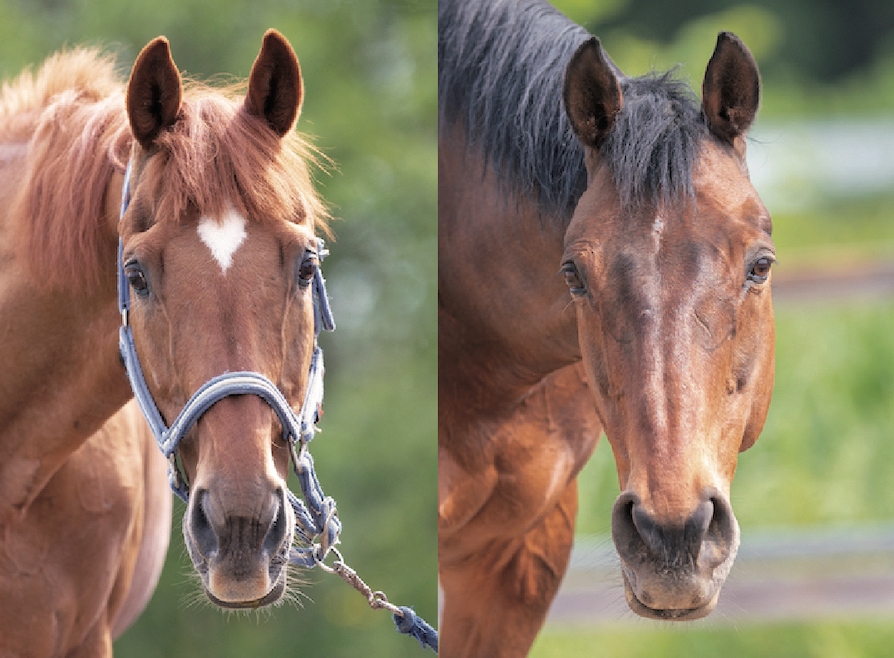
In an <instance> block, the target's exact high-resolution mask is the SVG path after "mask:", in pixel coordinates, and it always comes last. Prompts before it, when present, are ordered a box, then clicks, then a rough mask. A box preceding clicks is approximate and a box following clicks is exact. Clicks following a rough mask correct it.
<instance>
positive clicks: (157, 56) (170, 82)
mask: <svg viewBox="0 0 894 658" xmlns="http://www.w3.org/2000/svg"><path fill="white" fill-rule="evenodd" d="M182 94H183V86H182V83H181V80H180V71H178V70H177V66H176V65H175V64H174V60H173V59H172V58H171V47H170V44H168V40H167V39H165V38H164V37H158V38H156V39H154V40H153V41H151V42H150V43H149V44H148V45H147V46H146V47H145V48H143V50H142V51H141V52H140V54H139V56H138V57H137V61H136V62H134V65H133V71H131V74H130V82H128V83H127V117H128V119H130V128H131V130H132V131H133V135H134V137H135V138H136V140H137V141H138V142H139V143H140V145H141V146H142V147H143V148H146V149H148V148H150V147H151V146H152V145H153V143H154V142H155V139H156V137H158V134H159V133H160V132H161V131H162V130H163V129H164V128H167V127H168V126H170V125H172V124H173V123H174V122H175V121H176V120H177V113H178V112H179V111H180V99H181V97H182Z"/></svg>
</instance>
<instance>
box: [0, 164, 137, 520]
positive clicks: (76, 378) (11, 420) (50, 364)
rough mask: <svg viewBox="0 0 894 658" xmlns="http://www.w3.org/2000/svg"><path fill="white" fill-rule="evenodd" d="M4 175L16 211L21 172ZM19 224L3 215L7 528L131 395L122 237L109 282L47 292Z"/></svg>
mask: <svg viewBox="0 0 894 658" xmlns="http://www.w3.org/2000/svg"><path fill="white" fill-rule="evenodd" d="M0 179H5V184H0V201H3V204H2V207H4V208H8V207H9V203H8V201H9V198H8V196H7V195H8V193H9V192H10V191H11V190H10V189H9V181H10V180H15V179H16V173H15V172H14V171H13V170H11V169H10V168H6V170H5V171H4V168H2V167H0ZM19 182H21V181H19ZM118 187H119V188H120V183H119V184H118ZM107 194H109V195H111V194H112V190H111V189H110V190H108V191H107ZM11 221H12V218H11V217H10V216H9V215H8V214H6V215H4V214H0V337H2V340H0V373H2V375H0V525H2V524H3V522H5V521H8V520H9V519H10V518H11V517H10V515H11V514H14V513H15V512H16V511H22V510H24V509H25V508H26V507H27V505H28V504H29V503H30V502H31V500H32V499H33V497H34V496H35V495H36V494H37V493H38V492H39V491H40V489H41V488H42V487H43V486H44V484H45V483H46V481H47V480H48V479H49V477H50V476H52V474H53V473H54V472H55V471H56V470H57V469H58V468H59V466H60V465H61V464H62V463H63V462H64V461H65V459H66V458H67V457H68V456H69V455H70V454H71V453H72V452H73V451H74V450H76V449H77V448H78V447H79V446H80V445H81V444H82V443H83V441H85V440H86V439H87V438H88V437H89V436H90V435H91V434H93V433H94V432H96V431H97V430H98V429H99V428H100V426H101V425H102V424H103V422H104V421H105V420H107V419H108V418H109V417H110V416H111V415H112V414H113V413H114V412H115V411H116V410H117V409H118V408H120V407H121V406H122V405H123V404H124V403H125V402H126V401H127V400H128V399H129V398H130V397H131V393H130V387H129V385H128V383H127V379H126V377H125V375H124V371H123V368H122V367H121V364H120V360H119V357H118V350H117V329H116V326H117V324H119V323H120V318H119V316H118V313H117V307H116V301H115V300H116V293H115V278H114V265H113V264H114V259H115V254H116V251H115V249H116V245H115V240H114V236H113V235H112V234H111V233H110V234H109V236H108V238H109V239H108V244H107V245H104V246H103V249H104V250H105V251H107V252H108V253H107V254H106V256H107V258H108V260H109V264H110V268H109V276H108V279H109V281H108V282H105V283H103V285H102V286H100V287H99V288H97V289H94V290H90V291H89V292H72V291H67V290H46V289H44V288H43V287H42V286H40V285H39V282H37V281H35V275H34V273H32V272H31V268H29V267H28V264H27V263H25V262H23V261H24V257H23V256H22V255H21V253H20V249H18V248H17V247H18V244H19V241H18V240H16V239H15V238H14V233H15V232H14V231H13V230H12V227H11V226H9V223H11ZM85 257H86V256H85Z"/></svg>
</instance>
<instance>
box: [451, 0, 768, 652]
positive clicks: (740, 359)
mask: <svg viewBox="0 0 894 658" xmlns="http://www.w3.org/2000/svg"><path fill="white" fill-rule="evenodd" d="M438 23H439V37H438V58H439V59H438V61H439V81H438V93H439V167H438V226H439V233H438V244H439V272H438V299H439V304H438V317H439V322H438V349H439V425H438V442H439V443H438V450H439V451H438V464H439V480H438V486H439V517H438V519H439V553H438V558H439V576H440V583H441V587H442V590H443V612H442V619H441V651H442V653H441V655H442V656H445V657H447V658H457V657H460V656H464V657H472V656H488V657H514V656H524V655H526V653H527V652H528V650H529V648H530V646H531V644H532V642H533V640H534V638H535V636H536V634H537V632H538V630H539V628H540V626H541V625H542V623H543V620H544V618H545V616H546V613H547V610H548V608H549V605H550V602H551V601H552V599H553V597H554V596H555V593H556V590H557V589H558V587H559V583H560V581H561V579H562V576H563V574H564V573H565V570H566V568H567V565H568V558H569V553H570V549H571V544H572V540H573V532H574V523H575V515H576V511H577V490H576V477H577V474H578V472H579V471H580V469H581V468H582V467H583V465H584V464H585V462H586V461H587V459H588V458H589V456H590V455H591V453H592V451H593V449H594V447H595V445H596V442H597V440H598V437H599V435H600V432H601V431H602V430H603V429H604V431H605V433H606V436H607V438H608V441H609V443H610V444H611V448H612V451H613V454H614V457H615V462H616V466H617V473H618V479H619V484H620V489H621V493H620V496H619V497H618V499H617V501H616V503H615V505H614V507H613V511H612V518H611V524H612V535H613V538H614V543H615V547H616V549H617V551H618V554H619V556H620V559H621V573H622V578H623V583H624V591H625V594H626V599H627V601H628V604H629V606H630V608H631V609H632V610H633V611H634V612H635V613H637V614H639V615H641V616H644V617H648V618H654V619H667V620H689V619H698V618H700V617H704V616H705V615H707V614H709V613H710V612H711V611H712V610H713V608H714V607H715V605H716V603H717V600H718V596H719V594H720V590H721V586H722V585H723V583H724V580H725V579H726V577H727V574H728V573H729V571H730V568H731V566H732V563H733V560H734V559H735V555H736V552H737V549H738V543H739V529H738V524H737V521H736V518H735V516H734V514H733V510H732V507H731V505H730V499H729V494H730V485H731V482H732V479H733V475H734V472H735V468H736V462H737V459H738V453H739V452H740V451H744V450H745V449H747V448H748V447H750V446H751V445H752V444H753V443H754V442H755V440H756V439H757V437H758V434H759V433H760V431H761V429H762V427H763V423H764V419H765V417H766V413H767V410H768V406H769V402H770V395H771V389H772V384H773V368H774V364H773V361H774V328H773V311H772V303H771V294H770V278H771V276H770V270H771V266H772V263H773V262H774V259H775V257H774V247H773V243H772V240H771V221H770V216H769V214H768V212H767V210H766V208H765V207H764V205H763V204H762V202H761V200H760V198H759V197H758V194H757V193H756V191H755V189H754V188H753V186H752V185H751V183H750V181H749V178H748V172H747V168H746V164H745V146H746V144H745V134H746V131H747V129H748V127H749V126H750V125H751V123H752V122H753V120H754V117H755V115H756V112H757V109H758V103H759V95H760V78H759V73H758V69H757V65H756V64H755V61H754V58H753V57H752V55H751V53H750V52H749V51H748V49H747V48H746V46H745V45H744V44H743V43H742V42H741V41H740V40H739V39H738V38H737V37H736V36H734V35H732V34H730V33H721V34H720V35H719V37H718V40H717V44H716V48H715V50H714V53H713V55H712V57H711V59H710V61H709V62H708V65H707V69H706V72H705V77H704V82H703V86H702V101H701V103H699V102H698V101H697V99H696V97H695V94H694V93H693V92H692V91H691V89H689V87H688V86H687V85H685V84H684V83H683V82H681V81H679V80H677V79H676V78H675V77H674V76H673V75H672V72H671V73H664V74H658V73H652V74H649V75H646V76H644V77H639V78H631V77H626V76H624V75H623V74H622V73H621V72H620V70H619V69H618V68H617V66H616V65H615V64H614V63H613V62H612V61H611V59H610V58H609V57H608V56H607V54H606V53H605V52H604V50H603V49H602V47H601V44H600V42H599V41H598V39H596V38H595V37H592V36H591V35H589V34H588V33H587V32H586V31H585V30H584V29H582V28H580V27H579V26H577V25H575V24H574V23H572V22H571V21H569V20H568V19H567V18H565V17H564V16H563V15H562V14H560V13H559V12H558V11H556V10H555V9H553V8H552V7H550V6H549V5H547V4H546V3H545V2H542V1H540V0H495V1H493V2H483V1H480V0H441V1H440V3H439V16H438Z"/></svg>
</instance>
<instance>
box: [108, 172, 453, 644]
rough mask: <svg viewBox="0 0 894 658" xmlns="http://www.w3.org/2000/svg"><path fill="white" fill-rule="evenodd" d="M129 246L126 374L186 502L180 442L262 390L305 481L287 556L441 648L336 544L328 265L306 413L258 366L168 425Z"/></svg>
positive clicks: (215, 385)
mask: <svg viewBox="0 0 894 658" xmlns="http://www.w3.org/2000/svg"><path fill="white" fill-rule="evenodd" d="M130 177H131V164H130V163H128V165H127V169H126V170H125V173H124V186H123V188H122V192H121V217H124V213H125V212H126V211H127V207H128V205H129V204H130ZM123 251H124V245H123V242H122V240H121V239H120V238H119V240H118V310H119V311H120V312H121V328H120V330H119V347H120V351H121V358H122V360H123V362H124V367H125V370H126V371H127V377H128V379H129V380H130V385H131V388H132V389H133V393H134V397H135V398H136V399H137V403H138V404H139V405H140V409H141V410H142V412H143V416H144V417H145V418H146V421H147V423H148V424H149V428H150V429H151V430H152V434H153V435H154V436H155V440H156V442H157V443H158V447H159V448H160V449H161V452H162V454H163V455H164V456H165V457H166V458H167V459H168V481H169V483H170V485H171V489H172V490H173V492H174V493H175V494H177V496H179V497H180V498H181V499H182V500H183V501H184V502H188V501H189V484H188V482H187V481H186V477H185V475H184V474H183V472H182V471H181V469H180V467H179V465H178V463H177V446H178V445H179V444H180V441H181V440H182V439H183V437H184V436H185V435H186V433H187V432H188V431H189V430H190V429H191V428H192V426H193V425H194V424H195V423H196V421H197V420H198V419H199V417H200V416H201V415H202V414H204V413H205V412H206V411H207V410H208V409H210V408H211V406H212V405H214V404H215V403H216V402H218V401H219V400H221V399H223V398H225V397H227V396H230V395H257V396H258V397H260V398H262V399H263V400H264V401H265V402H267V404H269V405H270V407H271V408H272V409H273V411H274V412H275V413H276V415H277V417H278V418H279V420H280V423H281V424H282V427H283V435H284V438H285V439H286V443H287V445H288V446H289V449H290V452H291V455H292V463H293V468H294V471H295V474H296V475H297V476H298V482H299V484H300V485H301V493H302V494H303V496H304V500H303V501H302V500H301V499H300V498H298V496H296V495H295V494H294V493H292V492H291V491H288V492H287V494H288V500H289V504H290V505H291V507H292V509H293V510H294V512H295V533H296V535H297V536H298V538H299V540H300V541H301V543H303V544H305V545H304V546H292V548H291V552H290V556H289V563H290V564H295V565H299V566H303V567H307V568H313V567H320V569H322V570H323V571H325V572H327V573H334V574H336V575H338V576H339V577H340V578H341V579H342V580H344V581H345V582H346V583H348V584H349V585H351V587H353V588H354V589H356V590H357V591H358V592H360V594H362V595H363V596H364V597H365V598H366V600H367V602H368V603H369V606H370V607H371V608H372V609H374V610H382V609H385V610H388V611H390V612H391V613H392V618H393V619H394V623H395V626H396V627H397V630H398V631H399V632H401V633H404V634H405V635H410V636H412V637H415V638H416V639H417V640H419V643H420V644H421V645H422V647H423V648H425V647H431V648H432V649H434V651H435V652H437V651H438V632H437V631H436V630H435V629H434V628H432V626H431V625H429V624H428V623H427V622H426V621H425V620H424V619H423V618H422V617H420V616H418V615H417V614H416V613H415V612H414V611H413V609H412V608H409V607H406V606H396V605H394V604H392V603H390V602H389V601H388V598H387V597H386V596H385V594H384V592H381V591H373V590H372V589H371V588H370V587H369V586H368V585H367V584H366V583H365V582H364V581H363V580H362V579H361V578H360V576H358V575H357V572H356V571H354V570H353V569H352V568H351V567H349V566H348V565H347V564H346V563H345V562H344V558H343V557H342V554H341V552H339V550H338V549H337V548H335V546H336V545H337V544H338V543H340V540H339V535H340V534H341V529H342V526H341V521H339V519H338V511H337V509H336V504H335V500H334V499H333V498H331V497H329V496H326V495H325V494H324V493H323V488H322V487H321V486H320V481H319V480H318V479H317V473H316V470H315V469H314V462H313V458H312V457H311V455H310V451H309V450H308V447H307V445H308V443H309V442H310V441H311V440H312V439H313V437H314V435H315V434H316V432H317V431H318V430H317V427H316V423H317V422H318V421H319V419H320V416H321V415H322V406H323V374H324V372H325V368H324V366H323V350H322V349H320V347H319V345H317V337H318V336H319V334H320V331H321V330H325V331H333V330H334V329H335V322H334V320H333V317H332V311H331V309H330V307H329V297H328V295H327V294H326V282H325V280H324V279H323V274H322V270H321V269H320V268H319V267H317V270H316V272H315V274H314V279H313V298H314V351H313V355H312V357H311V364H310V371H309V376H308V384H307V391H306V393H305V396H304V403H303V404H302V406H301V412H300V413H299V414H298V415H297V416H296V414H295V412H294V411H293V410H292V407H291V406H290V405H289V403H288V401H287V400H286V399H285V396H283V394H282V392H281V391H280V390H279V389H278V388H277V387H276V385H275V384H273V383H272V382H271V381H270V380H269V379H267V378H266V377H264V376H263V375H261V374H260V373H256V372H232V373H225V374H223V375H218V376H217V377H214V378H212V379H210V380H209V381H207V382H205V384H204V385H202V387H201V388H199V390H198V391H196V392H195V393H194V394H193V396H192V397H191V398H190V399H189V401H188V402H187V403H186V405H185V406H184V407H183V409H182V411H181V412H180V413H179V414H178V416H177V418H175V419H174V422H173V423H171V426H170V427H167V426H166V425H165V422H164V419H163V418H162V416H161V413H160V412H159V411H158V407H157V406H156V404H155V400H154V399H153V398H152V393H151V392H150V391H149V387H148V385H147V384H146V380H145V378H144V376H143V370H142V368H141V366H140V359H139V357H138V356H137V351H136V346H135V345H134V340H133V331H132V329H131V327H130V317H129V316H130V285H129V284H128V281H127V278H126V277H125V275H124V264H123V262H122V260H123ZM328 253H329V252H328V251H327V250H326V248H325V245H324V243H323V241H322V240H318V241H317V255H318V258H319V260H320V262H321V263H322V261H323V258H324V257H325V256H326V255H327V254H328ZM329 553H333V554H334V555H335V556H336V558H337V559H336V560H335V561H334V562H333V564H332V566H331V567H330V566H328V565H327V564H325V562H324V560H325V559H326V557H327V556H328V555H329Z"/></svg>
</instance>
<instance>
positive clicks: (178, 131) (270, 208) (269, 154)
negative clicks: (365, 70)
mask: <svg viewBox="0 0 894 658" xmlns="http://www.w3.org/2000/svg"><path fill="white" fill-rule="evenodd" d="M157 145H158V147H159V154H158V157H159V158H160V162H158V164H157V165H156V166H153V167H149V168H147V172H146V173H147V175H151V176H154V178H155V180H153V181H150V182H149V189H151V190H153V193H154V194H155V195H156V196H155V199H154V206H155V219H156V221H183V219H184V218H185V217H186V216H187V214H188V210H189V209H190V208H194V209H196V210H197V211H198V212H199V214H201V215H207V216H211V217H219V216H221V215H222V214H223V213H224V211H225V209H226V208H227V207H228V206H230V205H232V206H233V207H235V208H236V209H237V210H239V211H240V212H242V213H244V215H245V216H246V217H247V218H249V219H250V220H251V221H257V222H268V221H282V220H285V221H293V222H296V223H302V224H306V225H308V226H309V227H310V228H312V229H314V230H317V231H320V232H322V233H324V234H325V233H327V230H328V227H327V223H326V219H327V217H328V213H327V211H326V208H325V206H324V205H323V203H322V201H321V200H320V198H319V197H318V196H317V194H316V192H315V190H314V187H313V184H312V178H311V173H310V169H309V166H308V163H314V162H316V160H315V158H314V152H313V150H312V148H311V147H310V146H309V145H308V144H307V142H305V140H303V139H302V138H301V137H300V136H298V135H297V134H296V133H289V134H288V135H286V136H285V137H284V138H280V137H279V136H277V135H276V134H275V133H273V132H272V131H271V130H270V129H269V127H268V126H267V125H266V123H265V122H264V121H263V120H261V119H258V118H257V117H254V116H251V115H250V114H249V113H247V112H246V111H245V110H244V108H243V106H242V104H241V99H237V98H229V97H227V96H225V95H223V94H221V93H220V92H219V91H217V90H214V89H210V88H200V89H199V90H198V91H192V92H190V91H187V93H186V95H185V97H184V102H183V106H182V107H181V112H180V116H179V117H178V120H177V122H176V123H175V124H174V126H172V127H171V128H170V129H169V130H166V131H165V132H163V133H162V134H161V135H160V136H159V138H158V141H157Z"/></svg>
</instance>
